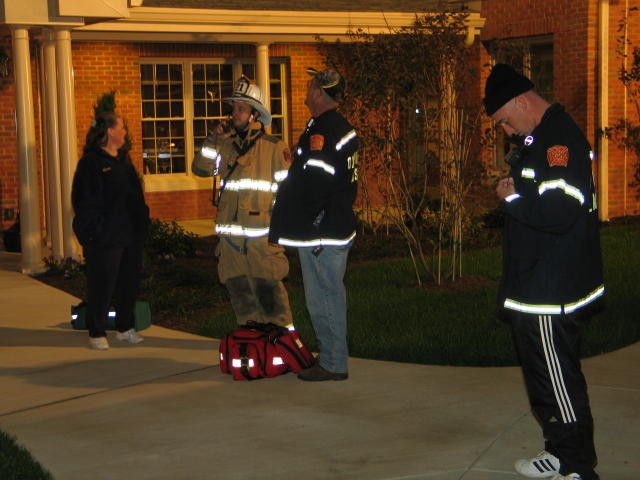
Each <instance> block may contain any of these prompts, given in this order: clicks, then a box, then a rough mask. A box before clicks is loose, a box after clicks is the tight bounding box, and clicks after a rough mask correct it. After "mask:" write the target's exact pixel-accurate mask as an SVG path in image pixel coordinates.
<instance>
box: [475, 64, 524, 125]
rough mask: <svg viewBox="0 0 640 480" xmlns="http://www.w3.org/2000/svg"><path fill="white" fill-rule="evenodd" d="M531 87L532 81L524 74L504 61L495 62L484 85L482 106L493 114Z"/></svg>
mask: <svg viewBox="0 0 640 480" xmlns="http://www.w3.org/2000/svg"><path fill="white" fill-rule="evenodd" d="M532 88H533V83H532V82H531V80H529V79H528V78H527V77H525V76H524V75H521V74H519V73H518V72H516V71H515V70H514V69H513V68H512V67H511V66H509V65H506V64H504V63H498V64H496V65H495V66H494V67H493V68H492V69H491V73H489V77H488V78H487V83H486V84H485V87H484V108H485V109H486V110H487V115H493V114H494V113H496V112H497V111H498V110H499V109H500V107H502V106H503V105H504V104H505V103H507V102H508V101H509V100H511V99H512V98H515V97H517V96H518V95H520V94H521V93H524V92H528V91H529V90H531V89H532Z"/></svg>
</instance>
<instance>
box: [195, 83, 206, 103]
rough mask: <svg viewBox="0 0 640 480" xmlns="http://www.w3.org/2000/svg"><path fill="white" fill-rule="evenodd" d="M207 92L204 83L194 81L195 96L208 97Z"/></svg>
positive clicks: (202, 98) (199, 97)
mask: <svg viewBox="0 0 640 480" xmlns="http://www.w3.org/2000/svg"><path fill="white" fill-rule="evenodd" d="M206 95H207V93H206V88H205V85H204V83H194V84H193V98H194V99H198V100H204V99H206V98H207V97H206Z"/></svg>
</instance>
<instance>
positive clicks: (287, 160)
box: [282, 148, 291, 165]
mask: <svg viewBox="0 0 640 480" xmlns="http://www.w3.org/2000/svg"><path fill="white" fill-rule="evenodd" d="M282 155H283V156H284V161H285V163H286V164H287V165H291V150H289V149H288V148H285V149H284V150H283V151H282Z"/></svg>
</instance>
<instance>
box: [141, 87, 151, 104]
mask: <svg viewBox="0 0 640 480" xmlns="http://www.w3.org/2000/svg"><path fill="white" fill-rule="evenodd" d="M141 94H142V98H143V99H146V100H151V99H153V85H142V92H141Z"/></svg>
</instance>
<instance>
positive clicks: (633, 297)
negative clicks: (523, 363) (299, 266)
mask: <svg viewBox="0 0 640 480" xmlns="http://www.w3.org/2000/svg"><path fill="white" fill-rule="evenodd" d="M639 240H640V223H638V222H633V223H628V224H625V223H617V224H615V225H613V224H612V225H606V226H604V227H603V228H602V246H603V258H604V264H605V283H606V288H607V294H606V297H605V300H604V302H602V306H601V308H600V309H598V310H597V311H596V312H595V313H594V315H593V316H592V318H591V319H590V320H589V321H587V322H586V323H585V325H584V338H583V355H584V356H592V355H596V354H599V353H603V352H607V351H611V350H615V349H617V348H620V347H622V346H625V345H628V344H631V343H633V342H635V341H637V340H638V339H640V322H639V321H638V317H639V316H640V314H638V311H637V307H636V305H635V303H636V301H637V299H638V298H639V297H640V295H639V294H640V270H639V267H640V249H639V248H638V245H639V243H640V242H639ZM357 241H358V239H357V238H356V242H357ZM500 263H501V252H500V249H499V248H491V249H482V250H476V251H473V252H468V253H467V254H466V255H465V256H464V273H465V276H464V277H463V279H462V281H461V282H460V284H459V286H453V287H448V288H442V287H435V286H428V287H426V288H422V289H419V288H417V287H416V286H415V285H414V273H413V270H412V266H411V264H410V263H409V261H408V260H404V259H394V258H383V259H380V260H376V261H367V262H362V263H352V264H350V266H349V268H348V271H347V275H346V279H345V283H346V285H347V295H348V319H349V348H350V353H351V355H352V356H355V357H362V358H372V359H378V360H393V361H399V362H414V363H425V364H439V365H478V366H489V365H515V364H516V363H517V359H516V355H515V351H514V348H513V344H512V340H511V332H510V329H509V326H508V325H507V324H506V323H505V322H503V321H501V319H500V309H499V308H498V306H497V305H496V300H495V299H496V292H497V282H498V280H499V276H500ZM293 266H294V262H292V268H293ZM288 290H289V295H290V301H291V306H292V309H293V312H294V319H295V322H296V325H297V327H298V329H299V330H300V332H301V334H302V337H303V338H304V339H305V341H306V342H307V343H308V344H309V345H310V346H311V347H315V345H314V341H313V340H314V336H313V330H312V328H311V325H310V322H309V317H308V314H307V312H306V309H305V307H304V294H303V291H302V286H301V284H300V283H299V282H291V283H290V284H289V285H288ZM234 324H235V320H234V317H233V314H232V313H231V312H229V311H227V312H223V313H220V314H217V315H213V316H212V317H210V318H208V319H205V320H204V321H203V322H201V324H200V325H199V327H198V328H197V332H198V333H200V334H202V335H207V336H211V337H214V338H220V337H221V336H222V335H224V334H225V333H226V332H227V331H229V330H230V329H231V328H232V327H233V325H234Z"/></svg>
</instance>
